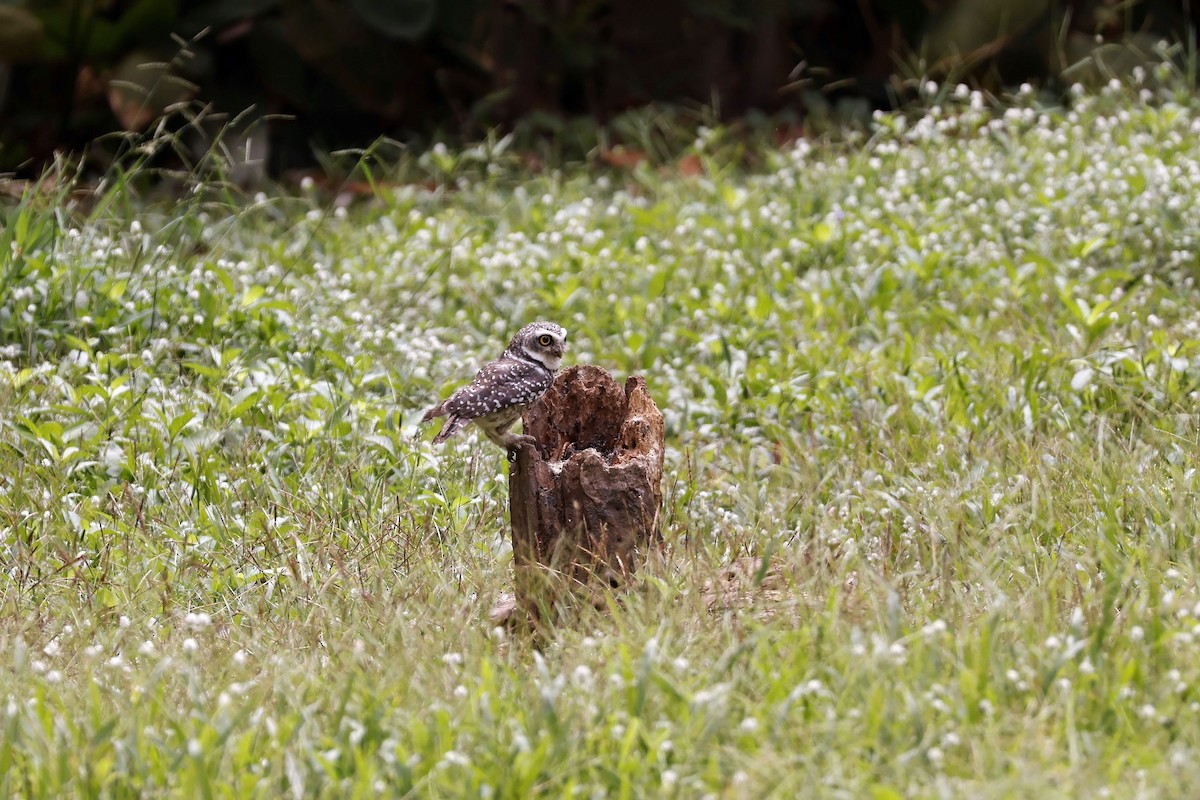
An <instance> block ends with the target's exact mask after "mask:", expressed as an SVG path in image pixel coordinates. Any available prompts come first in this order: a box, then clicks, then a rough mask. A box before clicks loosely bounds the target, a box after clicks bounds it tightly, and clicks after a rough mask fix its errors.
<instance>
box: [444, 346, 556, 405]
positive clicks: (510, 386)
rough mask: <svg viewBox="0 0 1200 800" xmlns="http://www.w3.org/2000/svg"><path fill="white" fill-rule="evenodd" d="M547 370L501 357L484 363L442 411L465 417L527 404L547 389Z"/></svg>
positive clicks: (447, 402) (451, 397) (452, 396)
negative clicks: (472, 378)
mask: <svg viewBox="0 0 1200 800" xmlns="http://www.w3.org/2000/svg"><path fill="white" fill-rule="evenodd" d="M545 372H546V370H543V369H539V368H538V367H536V366H534V365H533V364H530V363H527V362H525V361H519V360H517V359H515V358H501V359H499V360H497V361H493V362H492V363H490V364H487V365H485V366H484V368H483V369H481V370H479V372H478V373H477V374H476V375H475V379H474V380H472V381H471V382H470V383H469V384H467V385H466V386H464V387H462V388H461V389H459V390H458V391H457V392H455V393H454V394H453V395H451V396H450V399H448V400H447V401H446V402H445V403H443V404H442V410H443V411H444V413H447V414H454V415H456V416H460V417H466V418H467V419H475V418H476V417H482V416H484V415H485V414H491V413H493V412H496V411H499V410H500V409H502V408H506V407H508V406H515V405H528V404H529V403H532V402H534V401H535V400H537V399H538V398H539V397H541V396H542V394H543V393H544V392H545V391H546V387H547V386H548V385H549V380H548V378H547V376H546V374H545Z"/></svg>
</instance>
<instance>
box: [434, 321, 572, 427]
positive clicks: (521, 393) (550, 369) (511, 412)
mask: <svg viewBox="0 0 1200 800" xmlns="http://www.w3.org/2000/svg"><path fill="white" fill-rule="evenodd" d="M566 349H567V332H566V331H565V330H564V329H563V328H562V327H560V326H558V325H555V324H554V323H553V322H533V323H530V324H529V325H526V326H525V327H524V328H521V330H519V331H517V335H516V336H514V337H513V339H512V341H511V342H509V343H508V348H507V349H506V350H505V351H504V352H503V353H502V354H501V355H500V357H499V358H497V359H496V360H495V361H492V362H490V363H488V364H486V365H484V367H483V369H481V370H479V372H478V373H476V375H475V379H474V380H473V381H471V382H470V383H469V384H467V385H466V386H464V387H462V388H461V389H459V390H458V391H456V392H455V393H454V394H452V395H450V397H448V398H447V399H446V400H443V401H442V402H441V403H438V404H437V405H436V406H434V407H433V408H431V409H429V410H428V411H426V412H425V416H424V417H422V418H421V422H429V421H430V420H432V419H434V418H436V417H446V424H445V425H443V426H442V430H441V432H439V433H438V435H437V436H435V437H434V438H433V441H434V442H435V443H441V442H444V441H446V440H447V439H449V438H450V437H451V436H453V435H454V434H456V433H458V432H459V431H460V430H462V429H463V427H465V426H466V424H467V423H468V422H474V423H475V424H476V425H477V426H479V429H480V430H482V431H483V433H484V435H485V436H487V437H488V438H489V439H491V440H492V441H493V442H495V443H496V444H498V445H500V446H501V447H503V448H504V449H506V450H512V449H513V448H515V447H517V446H518V445H521V444H524V443H530V444H532V443H534V441H535V440H534V438H533V437H532V436H525V435H521V434H516V433H511V432H509V430H508V429H509V428H510V427H512V424H513V423H514V422H516V421H517V420H519V419H520V418H521V414H522V413H523V412H524V411H525V410H526V409H528V408H530V407H531V406H532V405H533V404H534V403H536V402H537V401H538V400H540V399H541V398H542V395H543V394H545V393H546V390H547V389H549V388H550V384H551V383H553V382H554V373H556V372H557V371H558V368H559V366H561V364H562V358H563V353H565V352H566Z"/></svg>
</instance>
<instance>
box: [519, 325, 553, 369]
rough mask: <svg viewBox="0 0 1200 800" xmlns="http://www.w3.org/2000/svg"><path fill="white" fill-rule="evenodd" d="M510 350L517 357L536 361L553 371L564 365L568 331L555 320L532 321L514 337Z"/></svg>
mask: <svg viewBox="0 0 1200 800" xmlns="http://www.w3.org/2000/svg"><path fill="white" fill-rule="evenodd" d="M508 351H509V352H510V353H512V354H513V355H514V356H516V357H517V358H523V359H525V360H527V361H536V362H537V363H539V364H541V365H543V366H545V367H546V369H548V370H550V371H551V372H555V371H557V370H558V368H559V366H561V365H562V358H563V353H565V352H567V331H566V330H565V329H564V328H563V327H562V326H561V325H555V324H554V323H553V322H531V323H530V324H528V325H526V326H525V327H524V328H521V330H519V331H517V335H516V336H514V337H513V340H512V342H510V343H509V345H508Z"/></svg>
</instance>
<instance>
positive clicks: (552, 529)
mask: <svg viewBox="0 0 1200 800" xmlns="http://www.w3.org/2000/svg"><path fill="white" fill-rule="evenodd" d="M524 423H525V432H526V433H528V434H530V435H532V436H533V437H534V438H535V439H536V440H537V445H523V446H521V447H520V448H519V449H518V450H517V452H516V458H515V459H514V460H513V462H512V464H511V465H510V468H509V489H508V497H509V511H510V516H511V523H512V544H513V566H514V578H515V598H514V600H515V602H510V603H506V604H502V605H501V606H498V607H497V608H496V609H495V610H494V611H493V619H496V620H497V621H500V620H501V619H502V618H504V617H506V616H508V614H510V613H512V612H513V611H515V610H516V609H517V608H524V609H525V610H526V611H528V612H530V613H532V614H533V615H534V616H535V617H540V616H542V615H543V614H544V613H545V612H546V611H547V610H548V609H549V608H550V607H551V606H553V604H554V603H556V602H560V601H561V600H562V599H563V598H564V597H566V596H568V595H577V594H578V593H577V592H576V590H577V589H584V590H588V591H596V590H599V589H601V588H603V587H609V588H615V587H617V586H619V585H621V584H622V583H624V582H625V581H626V579H627V578H628V577H629V576H630V575H632V574H633V573H634V572H635V571H636V570H637V568H638V567H639V565H640V564H641V562H642V561H643V560H644V559H645V557H646V555H647V553H648V552H649V551H650V550H651V548H652V547H654V546H655V545H656V544H657V543H658V542H659V541H660V535H661V534H660V532H659V528H658V523H659V512H660V508H661V506H662V473H663V416H662V413H661V412H660V411H659V410H658V407H657V406H656V405H655V404H654V401H653V400H652V399H651V397H650V394H649V392H648V391H647V389H646V381H645V380H644V379H643V378H641V377H631V378H629V379H628V380H627V381H626V382H625V386H624V389H622V387H621V386H620V385H619V384H618V383H617V382H616V381H615V380H613V378H612V376H611V375H609V374H608V373H607V372H605V371H604V370H603V369H600V368H599V367H595V366H591V365H580V366H574V367H570V368H568V369H566V370H564V371H563V372H562V373H560V374H559V376H558V378H557V379H556V380H555V382H554V385H553V386H551V387H550V390H549V391H548V392H547V393H546V395H545V397H543V398H542V400H541V402H539V403H538V404H537V405H536V406H535V407H534V408H532V409H530V411H529V412H528V413H526V415H525V419H524Z"/></svg>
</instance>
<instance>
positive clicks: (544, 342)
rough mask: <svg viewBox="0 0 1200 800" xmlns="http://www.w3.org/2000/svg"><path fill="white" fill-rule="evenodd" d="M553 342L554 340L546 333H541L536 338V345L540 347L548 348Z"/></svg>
mask: <svg viewBox="0 0 1200 800" xmlns="http://www.w3.org/2000/svg"><path fill="white" fill-rule="evenodd" d="M553 341H554V339H552V338H551V337H550V334H548V333H543V334H542V335H541V336H539V337H538V344H540V345H541V346H542V347H549V346H550V343H551V342H553Z"/></svg>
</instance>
